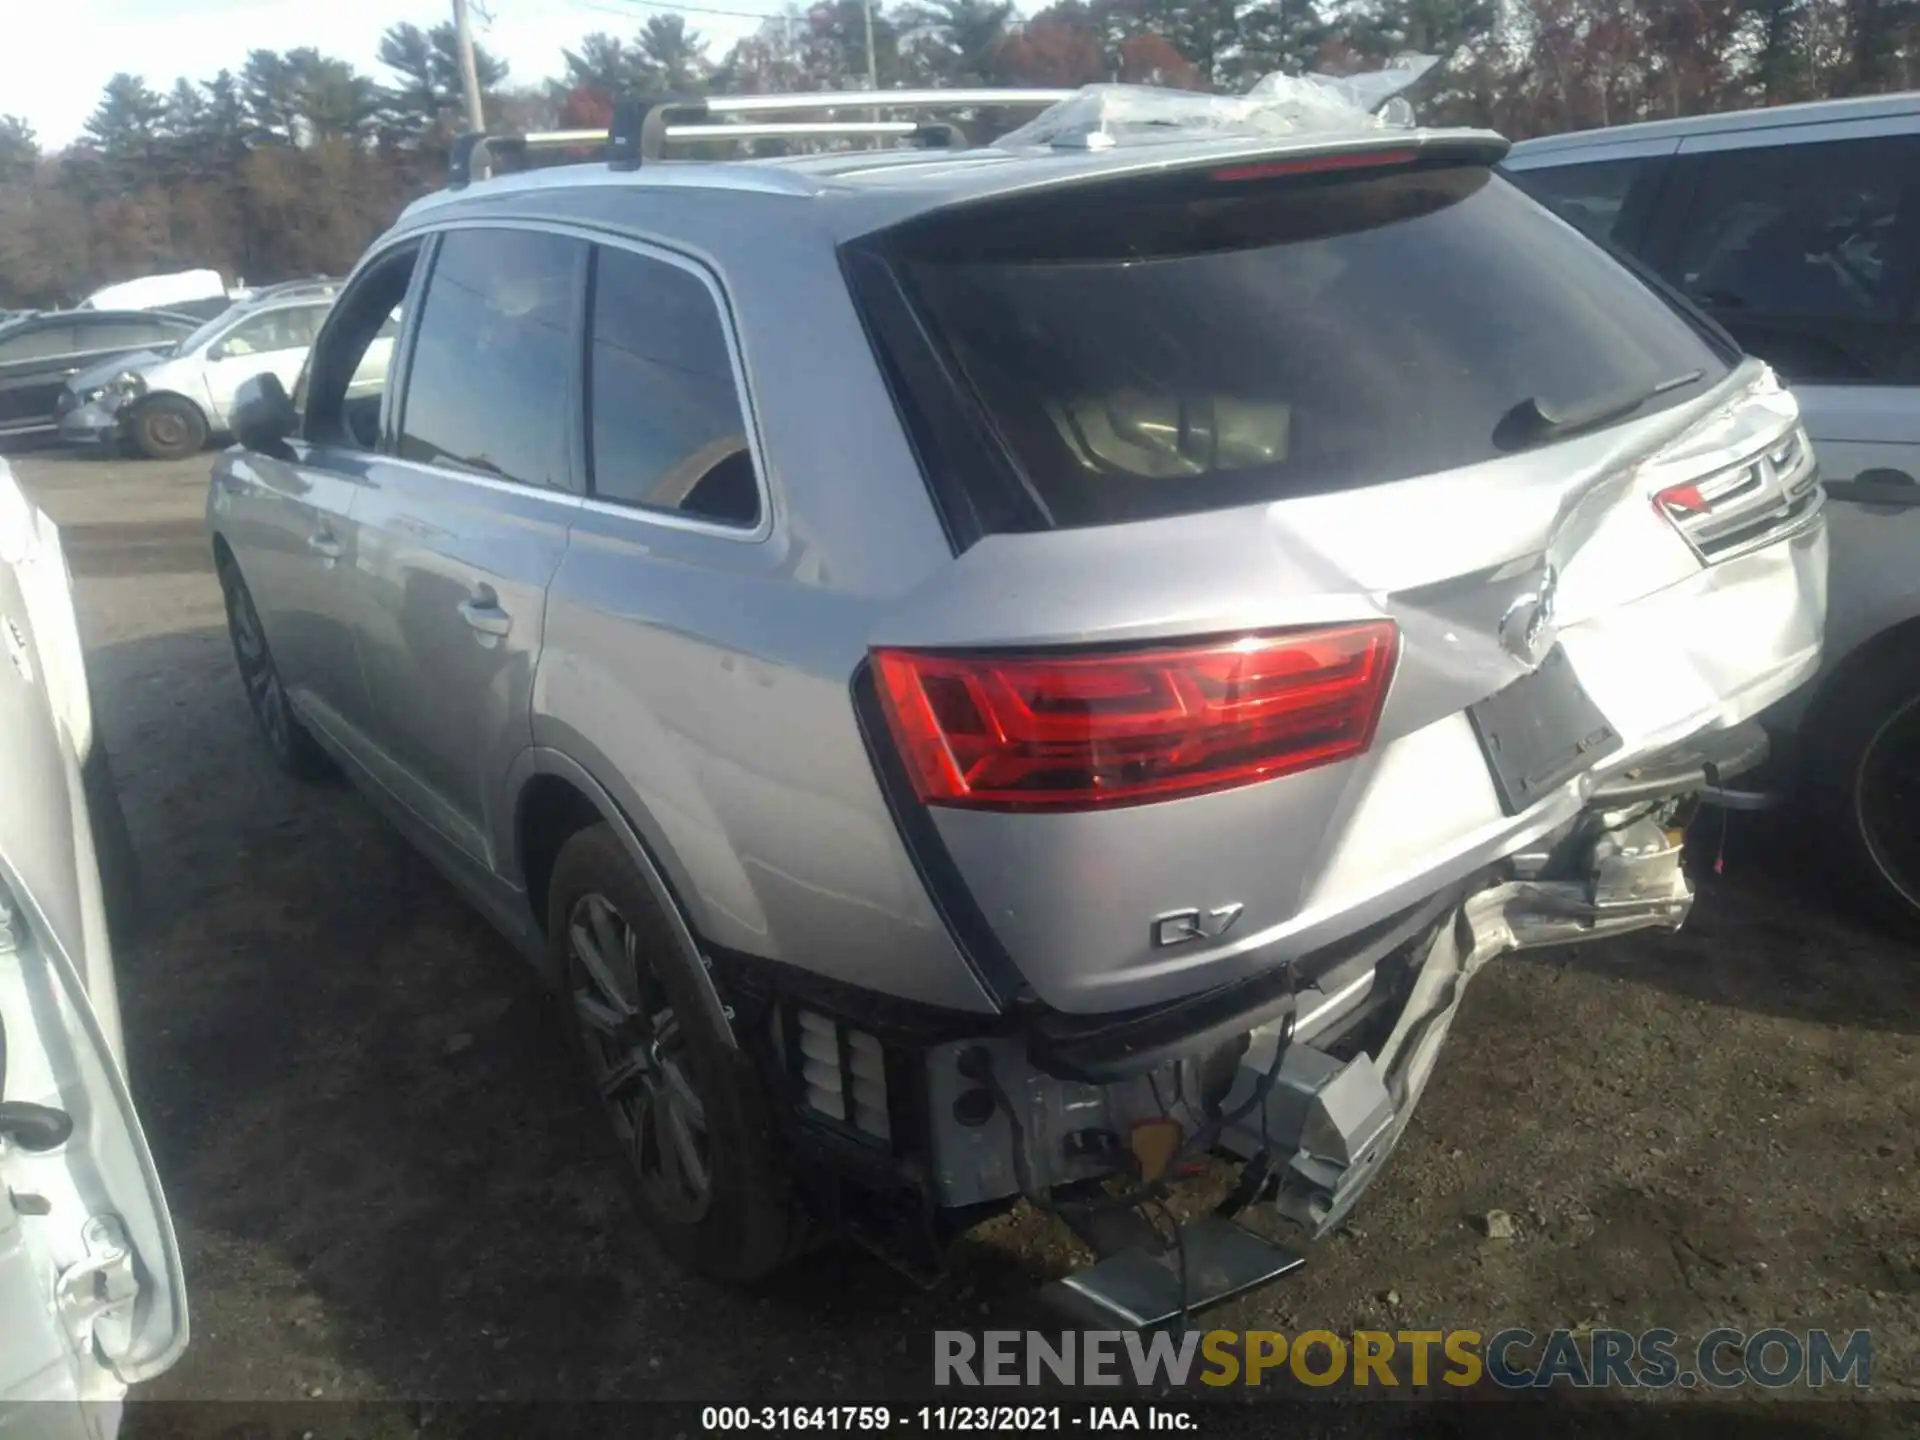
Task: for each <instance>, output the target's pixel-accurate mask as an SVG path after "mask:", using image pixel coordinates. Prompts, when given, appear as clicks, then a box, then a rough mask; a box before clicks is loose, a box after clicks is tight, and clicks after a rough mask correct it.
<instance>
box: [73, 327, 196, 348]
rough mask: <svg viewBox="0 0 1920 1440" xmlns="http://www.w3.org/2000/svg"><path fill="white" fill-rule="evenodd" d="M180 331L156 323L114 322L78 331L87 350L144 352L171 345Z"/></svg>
mask: <svg viewBox="0 0 1920 1440" xmlns="http://www.w3.org/2000/svg"><path fill="white" fill-rule="evenodd" d="M180 333H181V332H180V330H179V329H178V328H177V327H176V328H169V327H168V326H165V325H162V324H160V323H158V322H157V321H141V320H114V321H110V322H108V323H106V324H104V325H87V326H84V327H82V329H81V331H80V343H81V344H82V345H84V346H85V347H86V348H87V349H89V350H145V349H148V348H149V347H151V346H156V345H171V344H172V343H173V341H174V340H175V338H177V337H178V336H179V335H180Z"/></svg>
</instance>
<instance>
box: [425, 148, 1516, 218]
mask: <svg viewBox="0 0 1920 1440" xmlns="http://www.w3.org/2000/svg"><path fill="white" fill-rule="evenodd" d="M1381 149H1391V150H1404V149H1416V150H1422V151H1430V152H1433V153H1449V152H1454V153H1467V154H1471V155H1472V156H1474V157H1475V158H1480V159H1484V160H1487V161H1494V160H1498V159H1499V158H1500V157H1501V156H1502V155H1504V154H1505V153H1506V151H1507V141H1506V140H1505V138H1504V137H1502V136H1500V135H1496V134H1494V133H1493V132H1491V131H1486V130H1452V129H1449V130H1430V129H1413V130H1368V131H1360V132H1351V133H1341V134H1328V133H1320V134H1301V135H1297V136H1286V137H1245V136H1242V137H1236V138H1232V139H1218V138H1214V139H1194V140H1170V141H1164V142H1161V143H1157V144H1153V145H1142V146H1138V147H1126V146H1122V147H1116V148H1114V149H1111V150H1095V151H1088V150H1081V149H1063V150H1022V151H1018V152H1016V151H1009V150H1001V149H997V148H995V147H993V146H982V147H980V148H977V149H966V150H952V151H947V150H939V149H930V150H853V151H836V152H832V153H828V154H820V155H804V156H789V157H782V158H778V159H764V160H735V161H697V160H667V161H660V162H656V163H653V164H648V165H643V166H641V167H640V168H639V169H638V170H633V171H616V170H612V169H610V168H608V166H607V165H605V164H604V163H602V162H600V161H587V162H581V163H576V164H569V165H556V166H548V167H545V168H540V169H533V170H526V171H521V172H518V173H514V174H508V175H501V176H496V177H494V178H492V179H488V180H478V181H475V182H473V183H472V184H470V185H468V186H466V187H464V188H462V189H459V190H442V191H438V192H436V193H434V194H432V195H428V196H425V197H423V198H421V199H419V200H416V201H415V202H414V203H413V204H411V205H409V206H408V207H407V209H406V210H405V211H404V212H403V213H402V215H401V217H400V220H399V222H398V224H397V225H396V227H395V228H396V229H397V230H406V229H410V228H412V227H413V226H415V225H417V224H425V223H429V222H432V221H437V220H444V219H452V218H455V217H465V216H469V215H473V214H475V213H476V212H478V213H481V214H485V213H493V214H499V215H501V216H506V215H509V214H511V215H516V216H520V217H528V216H537V215H538V214H539V213H540V211H541V209H542V206H543V205H544V204H549V203H552V202H553V201H554V200H557V199H558V198H559V194H560V193H562V192H587V191H591V192H598V194H599V195H600V196H601V197H604V200H613V199H615V198H616V197H617V196H618V195H619V194H620V193H622V192H627V193H634V192H640V193H646V194H649V195H659V194H662V193H664V192H667V191H673V190H683V191H725V192H729V193H730V194H732V195H735V196H739V197H746V196H761V197H766V198H767V199H769V200H770V201H773V200H785V201H787V202H789V203H791V202H794V201H806V202H811V205H810V208H817V209H818V211H819V212H820V215H821V218H822V220H823V222H824V223H826V224H827V225H828V227H829V228H830V229H831V230H832V231H833V232H834V234H835V236H836V237H837V238H839V239H851V238H854V237H856V236H859V235H863V234H868V233H871V232H873V231H875V230H880V229H884V228H886V227H888V226H890V225H895V224H899V223H901V222H902V221H905V220H909V219H912V218H913V217H914V216H916V215H918V214H922V213H927V212H931V211H934V210H941V209H946V208H949V207H952V206H956V205H966V204H971V203H975V202H978V201H985V200H998V199H1005V198H1009V197H1011V196H1014V195H1017V194H1021V193H1025V192H1029V191H1035V190H1042V189H1048V188H1053V187H1058V186H1070V185H1075V184H1084V183H1092V182H1097V181H1101V180H1111V179H1116V178H1120V177H1122V176H1129V175H1134V176H1138V175H1150V174H1154V173H1156V172H1167V171H1174V170H1182V169H1194V168H1200V167H1204V166H1207V165H1229V164H1233V163H1236V162H1245V161H1249V160H1258V159H1270V158H1273V159H1284V158H1286V157H1287V156H1290V155H1303V154H1329V153H1337V152H1340V151H1343V150H1356V151H1366V150H1381ZM570 198H575V197H570ZM593 208H594V209H595V210H597V211H599V212H600V214H601V216H602V217H603V220H604V217H605V216H606V213H607V205H606V204H605V203H601V204H596V205H594V206H593Z"/></svg>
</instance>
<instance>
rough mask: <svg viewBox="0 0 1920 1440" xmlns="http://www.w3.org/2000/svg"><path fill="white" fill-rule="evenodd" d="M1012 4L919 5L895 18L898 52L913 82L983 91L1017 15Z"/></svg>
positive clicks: (941, 1) (938, 1) (986, 0)
mask: <svg viewBox="0 0 1920 1440" xmlns="http://www.w3.org/2000/svg"><path fill="white" fill-rule="evenodd" d="M1016 13H1017V12H1016V11H1015V9H1014V6H1013V3H1012V0H922V3H917V4H913V5H909V6H906V7H905V8H903V9H902V10H901V11H899V12H898V21H899V24H900V29H901V34H902V42H901V43H902V47H903V49H904V50H905V51H906V61H907V64H908V67H909V68H910V69H911V71H912V72H913V75H914V78H915V79H916V80H921V81H925V82H926V83H928V84H935V85H984V84H986V83H987V82H988V81H990V80H992V79H993V78H994V76H995V69H994V64H995V57H996V56H997V55H998V54H999V52H1000V48H1001V46H1002V45H1004V44H1005V43H1006V40H1007V34H1008V27H1009V26H1010V25H1011V23H1012V22H1013V19H1014V17H1015V15H1016Z"/></svg>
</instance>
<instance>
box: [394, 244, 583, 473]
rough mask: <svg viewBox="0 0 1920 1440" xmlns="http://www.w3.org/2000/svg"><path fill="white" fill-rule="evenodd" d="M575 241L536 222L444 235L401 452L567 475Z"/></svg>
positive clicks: (480, 466)
mask: <svg viewBox="0 0 1920 1440" xmlns="http://www.w3.org/2000/svg"><path fill="white" fill-rule="evenodd" d="M579 250H580V243H579V242H578V241H574V240H567V239H563V238H561V237H560V236H556V235H543V234H538V233H535V232H532V231H521V230H454V231H451V232H449V233H448V234H447V235H446V236H445V238H444V239H443V240H442V241H441V245H440V253H439V257H438V258H437V259H436V260H435V261H434V266H433V273H432V276H431V277H430V278H429V280H428V282H427V293H426V300H425V302H424V305H423V307H422V309H421V312H420V326H419V340H418V343H417V344H416V346H415V348H414V353H413V364H412V368H411V370H410V372H409V375H408V379H407V392H406V410H405V418H404V420H403V422H402V431H401V435H400V454H401V455H402V456H403V457H405V458H406V459H409V460H419V461H425V462H430V463H435V464H443V465H456V466H460V467H462V468H464V469H468V470H475V471H479V472H480V473H482V474H487V475H499V476H504V477H505V478H507V479H511V480H520V481H524V482H525V483H527V484H530V485H564V484H566V483H567V432H568V429H569V427H570V426H571V423H572V416H571V413H570V412H571V407H570V406H569V405H568V403H567V396H568V384H567V381H568V374H569V372H570V371H571V370H572V368H573V339H572V336H573V297H574V273H575V262H576V258H577V256H578V254H579Z"/></svg>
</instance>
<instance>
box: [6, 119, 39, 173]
mask: <svg viewBox="0 0 1920 1440" xmlns="http://www.w3.org/2000/svg"><path fill="white" fill-rule="evenodd" d="M39 166H40V141H39V138H38V137H37V136H35V134H34V133H33V127H32V126H31V125H29V124H27V122H26V121H24V120H22V119H21V118H20V117H19V116H18V115H0V185H18V184H21V183H23V182H25V181H28V180H31V179H32V178H33V175H34V171H35V170H37V169H38V168H39Z"/></svg>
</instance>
